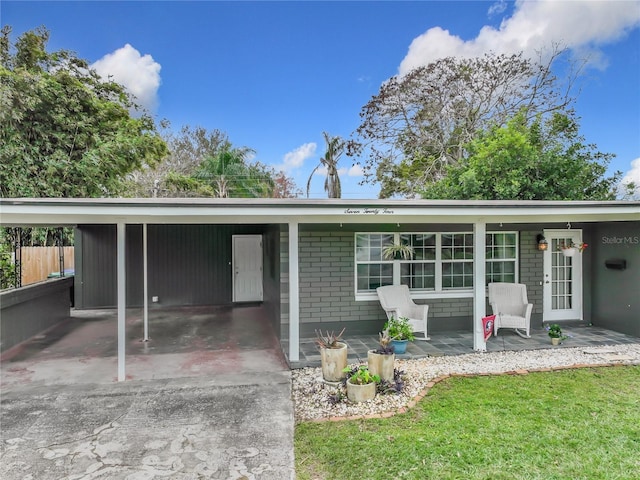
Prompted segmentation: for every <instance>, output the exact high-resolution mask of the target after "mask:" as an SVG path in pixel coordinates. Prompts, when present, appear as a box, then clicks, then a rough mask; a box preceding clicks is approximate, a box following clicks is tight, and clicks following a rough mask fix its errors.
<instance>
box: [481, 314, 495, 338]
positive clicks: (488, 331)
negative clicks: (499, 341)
mask: <svg viewBox="0 0 640 480" xmlns="http://www.w3.org/2000/svg"><path fill="white" fill-rule="evenodd" d="M495 320H496V316H495V315H489V316H488V317H483V318H482V329H483V330H484V341H485V342H486V341H487V340H488V339H489V337H490V336H491V335H492V334H493V322H495Z"/></svg>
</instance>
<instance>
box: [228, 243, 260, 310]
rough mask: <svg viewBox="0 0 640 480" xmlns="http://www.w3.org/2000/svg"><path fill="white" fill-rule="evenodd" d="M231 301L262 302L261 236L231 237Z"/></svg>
mask: <svg viewBox="0 0 640 480" xmlns="http://www.w3.org/2000/svg"><path fill="white" fill-rule="evenodd" d="M232 267H233V301H234V302H260V301H262V235H234V236H233V266H232Z"/></svg>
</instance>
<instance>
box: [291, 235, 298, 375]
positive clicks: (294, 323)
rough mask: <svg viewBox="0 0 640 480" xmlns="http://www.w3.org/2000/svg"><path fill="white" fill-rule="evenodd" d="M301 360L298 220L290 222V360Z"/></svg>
mask: <svg viewBox="0 0 640 480" xmlns="http://www.w3.org/2000/svg"><path fill="white" fill-rule="evenodd" d="M299 360H300V277H299V263H298V222H289V361H290V362H298V361H299Z"/></svg>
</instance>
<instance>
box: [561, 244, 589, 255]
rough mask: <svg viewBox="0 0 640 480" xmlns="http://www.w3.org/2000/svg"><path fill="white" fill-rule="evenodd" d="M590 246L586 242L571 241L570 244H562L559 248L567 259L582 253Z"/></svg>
mask: <svg viewBox="0 0 640 480" xmlns="http://www.w3.org/2000/svg"><path fill="white" fill-rule="evenodd" d="M588 246H589V245H588V244H586V243H584V242H579V243H574V242H573V240H571V241H570V242H568V243H565V242H561V243H560V245H559V246H558V248H559V249H560V250H561V251H562V254H563V255H564V256H565V257H573V256H574V255H575V254H576V253H578V252H579V253H582V252H584V251H585V249H586V248H587V247H588Z"/></svg>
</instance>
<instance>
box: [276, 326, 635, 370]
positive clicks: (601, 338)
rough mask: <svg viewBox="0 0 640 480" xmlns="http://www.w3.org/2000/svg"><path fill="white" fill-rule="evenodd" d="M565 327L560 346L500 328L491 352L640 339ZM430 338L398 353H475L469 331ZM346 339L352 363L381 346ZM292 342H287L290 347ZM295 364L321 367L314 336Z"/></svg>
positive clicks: (538, 335)
mask: <svg viewBox="0 0 640 480" xmlns="http://www.w3.org/2000/svg"><path fill="white" fill-rule="evenodd" d="M562 331H563V333H565V334H566V335H569V338H568V339H567V340H565V341H564V342H563V343H562V344H560V345H558V346H553V345H551V342H550V339H549V335H548V334H547V331H546V330H544V328H542V326H538V327H537V328H532V329H531V332H530V333H531V338H522V337H520V336H519V335H517V334H516V333H515V332H514V331H513V330H508V329H503V330H499V331H498V336H497V337H494V336H492V337H490V338H489V340H488V341H487V351H488V352H499V351H521V350H541V349H558V348H572V347H595V346H611V345H620V344H632V343H639V342H640V338H638V337H633V336H630V335H625V334H623V333H618V332H614V331H611V330H606V329H604V328H599V327H594V326H587V325H584V324H580V323H577V322H573V323H564V324H562ZM429 337H430V340H429V341H423V340H415V341H413V342H410V343H409V345H408V347H407V353H406V354H402V355H396V358H400V359H412V358H424V357H430V356H431V357H433V356H438V357H439V356H444V355H462V354H466V353H473V352H474V350H473V333H472V332H471V331H470V330H469V331H455V332H435V333H429ZM343 340H344V341H345V342H346V343H347V344H348V347H349V349H348V361H349V363H357V362H366V360H367V352H368V351H369V350H373V349H375V348H377V347H378V336H377V335H354V336H350V335H348V333H347V334H345V335H344V336H343ZM287 347H288V344H287V342H286V341H285V342H283V348H284V349H285V351H287V350H286V349H287ZM291 366H292V368H302V367H319V366H320V352H319V351H318V348H317V346H316V344H315V339H314V338H301V339H300V361H299V362H291Z"/></svg>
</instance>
